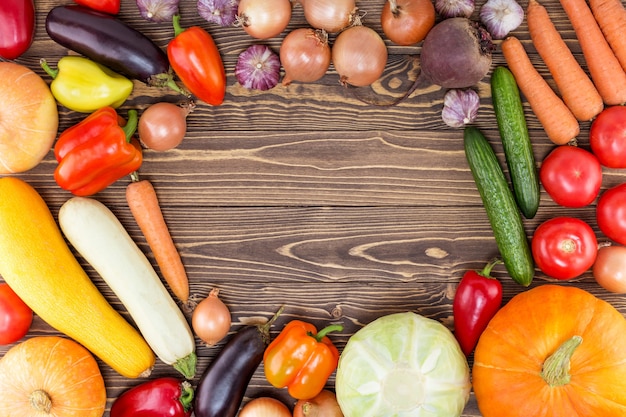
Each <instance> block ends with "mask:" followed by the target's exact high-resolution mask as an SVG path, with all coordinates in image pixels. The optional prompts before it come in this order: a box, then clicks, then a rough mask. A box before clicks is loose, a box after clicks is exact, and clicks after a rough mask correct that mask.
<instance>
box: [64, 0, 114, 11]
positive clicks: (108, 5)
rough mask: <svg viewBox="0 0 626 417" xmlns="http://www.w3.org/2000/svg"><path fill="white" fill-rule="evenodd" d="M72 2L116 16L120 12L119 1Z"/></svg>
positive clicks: (76, 0)
mask: <svg viewBox="0 0 626 417" xmlns="http://www.w3.org/2000/svg"><path fill="white" fill-rule="evenodd" d="M74 2H76V3H77V4H80V5H81V6H85V7H89V8H90V9H93V10H97V11H99V12H104V13H108V14H113V15H116V14H118V13H119V12H120V0H74Z"/></svg>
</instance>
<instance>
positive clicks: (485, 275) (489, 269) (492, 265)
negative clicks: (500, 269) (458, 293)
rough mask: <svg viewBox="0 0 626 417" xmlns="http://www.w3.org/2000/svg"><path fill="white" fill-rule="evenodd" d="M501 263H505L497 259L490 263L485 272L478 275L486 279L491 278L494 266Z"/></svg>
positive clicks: (484, 269)
mask: <svg viewBox="0 0 626 417" xmlns="http://www.w3.org/2000/svg"><path fill="white" fill-rule="evenodd" d="M501 263H503V262H502V260H500V259H498V258H496V259H494V260H493V261H491V262H489V263H488V264H487V265H485V267H484V268H483V270H482V271H480V272H479V273H478V274H479V275H481V276H483V277H485V278H491V270H492V269H493V267H494V266H496V265H498V264H501Z"/></svg>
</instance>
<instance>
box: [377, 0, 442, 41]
mask: <svg viewBox="0 0 626 417" xmlns="http://www.w3.org/2000/svg"><path fill="white" fill-rule="evenodd" d="M380 22H381V25H382V29H383V32H384V33H385V36H387V38H389V40H391V41H392V42H394V43H396V44H398V45H413V44H414V43H418V42H420V41H422V40H424V38H425V37H426V35H427V34H428V31H430V29H432V27H433V26H434V25H435V6H434V5H433V3H432V0H387V1H386V2H385V5H384V6H383V11H382V12H381V16H380Z"/></svg>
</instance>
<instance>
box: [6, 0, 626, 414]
mask: <svg viewBox="0 0 626 417" xmlns="http://www.w3.org/2000/svg"><path fill="white" fill-rule="evenodd" d="M68 2H69V1H63V0H36V7H37V33H36V39H35V42H34V43H33V45H32V47H31V49H30V50H29V51H28V52H27V53H26V54H24V55H23V56H22V57H21V58H19V59H18V60H17V62H19V63H21V64H24V65H27V66H29V67H30V68H32V69H34V70H35V71H37V72H38V73H39V74H41V75H42V76H43V77H44V79H46V80H47V81H50V79H49V77H47V76H46V75H45V74H44V73H43V72H42V71H41V70H40V69H39V67H38V62H39V59H40V58H41V57H45V58H46V59H47V60H48V61H49V62H50V63H51V64H53V65H54V64H56V62H57V61H58V59H60V58H61V57H62V56H64V55H66V54H67V50H66V49H64V48H62V47H60V46H59V45H57V44H55V43H54V42H53V41H52V40H50V39H49V38H48V36H47V35H46V32H45V29H44V21H45V17H46V14H47V12H48V11H49V10H50V9H51V8H52V7H53V6H56V5H59V4H64V3H68ZM482 3H483V1H478V2H477V7H476V12H475V15H474V16H475V17H476V16H477V14H478V9H479V7H480V5H481V4H482ZM383 4H384V1H383V0H358V1H357V5H358V7H359V8H360V11H361V13H364V14H365V15H364V18H363V22H364V24H366V25H368V26H370V27H372V28H374V29H375V30H377V31H378V32H379V33H381V34H382V31H381V28H380V22H379V19H380V10H381V9H382V6H383ZM521 4H522V6H523V7H526V5H527V2H526V1H525V0H523V1H522V3H521ZM544 4H545V5H546V7H547V8H548V11H549V13H550V15H551V16H552V18H553V19H554V22H555V24H556V25H557V27H558V28H559V29H560V31H561V34H562V36H563V37H564V38H565V39H566V41H567V43H568V44H569V46H570V47H571V48H572V49H573V51H574V52H575V54H576V56H577V58H578V59H580V62H581V63H584V60H583V58H582V56H581V54H580V48H579V46H578V43H577V41H576V38H575V35H574V33H573V31H572V28H571V26H570V24H569V22H568V20H567V18H566V16H565V14H564V12H563V11H562V9H561V7H560V5H559V3H558V2H557V1H555V0H550V1H545V2H544ZM180 13H181V16H182V19H181V22H182V25H183V26H184V27H188V26H191V25H200V26H202V27H204V28H205V29H207V30H208V31H209V32H210V33H211V34H212V35H213V37H214V38H215V41H216V43H217V44H218V47H219V49H220V52H221V54H222V56H223V60H224V64H225V67H226V72H227V76H228V87H227V94H226V99H225V101H224V103H223V104H222V105H221V106H218V107H211V106H208V105H206V104H204V103H201V102H199V103H198V107H197V108H196V110H195V112H194V113H192V114H191V115H190V116H189V118H188V126H189V130H188V135H187V137H186V139H185V140H184V142H183V143H182V145H181V146H180V147H178V148H177V149H175V150H171V151H168V152H163V153H156V152H153V151H149V150H146V151H145V162H144V164H143V166H142V167H141V169H140V175H141V176H142V177H143V178H146V179H149V180H151V181H152V182H153V184H154V186H155V188H156V190H157V192H158V195H159V198H160V200H161V202H162V206H163V212H164V215H165V217H166V221H167V222H168V224H169V227H170V229H171V233H172V235H173V237H174V240H175V241H176V243H177V245H178V248H179V250H180V252H181V254H182V258H183V262H184V263H185V265H186V268H187V271H188V274H189V278H190V286H191V292H192V293H193V294H195V296H197V297H199V298H203V297H205V296H206V295H207V294H208V292H209V291H210V290H211V288H213V287H219V288H220V291H221V292H220V294H221V297H222V299H223V301H224V302H225V303H226V304H227V305H228V306H229V308H230V310H231V312H232V317H233V325H232V329H231V332H236V331H237V330H238V329H240V328H241V327H242V326H243V325H245V324H246V323H248V322H249V321H250V320H251V319H253V318H255V317H264V318H269V317H270V316H272V315H273V314H274V312H276V311H277V310H278V309H279V307H280V306H281V305H284V306H285V312H284V314H283V315H282V316H281V317H280V319H279V320H278V321H277V323H276V325H275V326H274V327H273V334H274V335H275V334H277V332H278V331H279V330H280V329H281V328H282V326H283V325H284V324H285V323H287V322H288V321H290V320H292V319H296V318H297V319H303V320H308V321H311V322H313V323H315V324H317V325H318V326H324V325H326V324H328V323H330V322H333V323H335V322H336V323H342V324H343V325H344V326H345V330H344V331H343V332H341V333H340V334H335V335H334V336H333V337H332V338H333V340H334V341H335V342H336V344H337V346H338V347H339V348H340V349H341V348H342V347H343V346H344V345H345V343H346V341H347V339H348V338H349V337H350V336H351V335H352V334H353V333H354V332H355V331H357V330H358V329H359V328H360V327H362V326H363V325H365V324H367V323H369V322H371V321H372V320H374V319H375V318H377V317H380V316H383V315H386V314H390V313H394V312H401V311H408V310H411V311H415V312H417V313H420V314H423V315H425V316H427V317H431V318H433V319H436V320H438V321H440V322H441V323H443V324H444V325H446V326H447V327H448V328H450V329H451V330H452V329H453V328H454V323H453V319H452V308H451V303H452V299H453V296H454V293H455V288H456V285H457V284H458V282H459V280H460V278H461V276H462V274H463V273H464V272H465V271H466V270H468V269H478V268H482V266H483V265H484V264H485V263H486V262H487V261H488V260H490V259H492V258H493V257H495V256H496V255H497V254H498V251H497V248H496V245H495V241H494V239H493V234H492V231H491V229H490V226H489V223H488V220H487V216H486V214H485V211H484V209H483V206H482V203H481V200H480V196H479V194H478V192H477V190H476V187H475V185H474V181H473V179H472V175H471V173H470V171H469V169H468V166H467V162H466V160H465V155H464V151H463V145H462V130H460V129H452V128H448V127H446V126H445V125H444V124H443V122H442V121H441V110H442V99H443V95H444V93H445V90H443V89H441V88H438V87H429V88H426V89H421V90H418V91H416V92H415V93H414V94H413V95H411V97H410V98H409V99H408V100H406V101H404V102H403V103H401V104H400V105H398V106H396V107H389V108H383V107H376V106H371V105H367V104H364V103H363V102H362V101H360V100H358V98H357V97H358V96H360V95H367V94H371V92H372V90H373V91H375V92H376V93H377V94H380V95H382V96H383V98H386V99H388V98H391V97H397V96H399V95H402V94H403V93H404V91H406V89H407V88H409V86H410V84H411V82H412V80H413V79H415V77H416V75H417V73H418V71H419V52H420V44H417V45H415V46H412V47H398V46H396V45H394V44H392V43H391V42H390V41H386V43H387V46H388V48H389V59H388V62H387V66H386V70H385V73H384V75H383V77H382V78H381V79H380V80H379V81H378V82H376V83H375V84H374V85H373V86H372V88H369V87H368V88H361V89H355V88H345V87H343V86H341V85H340V84H339V78H338V75H337V73H336V72H335V71H334V69H333V68H332V66H331V68H330V70H329V71H328V73H327V75H326V76H325V77H324V78H323V79H322V80H320V81H318V82H316V83H313V84H302V83H293V84H292V85H290V86H288V87H282V86H280V85H279V86H277V87H275V88H274V89H272V90H270V91H267V92H257V91H249V90H246V89H244V88H242V87H241V86H240V85H238V83H237V82H236V79H235V77H234V67H235V62H236V60H237V56H238V55H239V53H241V52H242V51H243V50H244V49H245V48H247V47H248V46H249V45H251V44H253V43H266V44H269V45H270V46H271V47H273V48H274V50H275V51H278V49H279V47H280V42H281V40H282V38H283V37H284V35H285V33H287V32H288V31H290V30H292V29H294V28H296V27H301V26H306V22H305V20H304V17H303V13H302V8H301V7H299V6H296V7H295V8H294V12H293V17H292V20H291V24H290V25H289V27H288V29H287V31H286V32H285V33H283V34H282V35H281V36H279V37H276V38H273V39H270V40H267V41H259V40H255V39H253V38H251V37H250V36H248V35H247V34H246V33H245V32H244V31H243V29H241V28H237V27H232V28H221V27H217V26H216V25H213V24H209V23H207V22H206V21H204V20H203V19H202V18H201V17H200V16H199V15H198V13H197V10H196V1H195V0H181V3H180ZM119 17H120V19H122V20H124V21H125V22H127V23H128V24H130V25H131V26H133V27H135V28H136V29H138V30H140V31H142V32H144V33H145V34H146V35H148V36H149V37H150V38H152V39H153V40H154V41H155V42H156V43H158V44H159V45H160V46H162V47H163V48H165V47H166V45H167V43H168V41H169V40H170V39H171V38H172V36H173V29H172V27H171V25H170V24H168V23H163V24H155V23H149V22H146V21H144V20H143V19H142V18H141V17H140V15H139V13H138V11H137V8H136V5H135V2H134V1H133V0H123V2H122V9H121V13H120V15H119ZM514 34H515V35H516V36H518V37H519V38H520V39H522V41H523V42H524V43H525V45H526V48H527V51H528V52H529V54H530V55H531V57H532V59H533V60H534V62H535V63H536V65H537V66H538V68H539V70H540V71H541V73H542V74H543V75H544V76H546V77H548V79H549V74H548V73H547V70H546V68H545V66H544V65H543V63H542V62H541V61H540V59H539V58H538V56H537V54H536V52H535V50H534V48H533V46H532V44H531V43H530V41H529V36H528V33H527V26H526V22H524V23H523V24H522V26H520V27H519V28H518V29H517V30H516V31H515V32H514ZM332 39H333V37H331V41H332ZM503 63H504V60H503V57H502V55H501V52H500V50H499V49H498V50H496V52H495V53H494V56H493V65H494V67H495V66H496V65H502V64H503ZM550 82H551V80H550ZM476 89H477V90H478V91H479V93H480V96H481V108H480V111H479V117H478V119H477V120H476V125H477V126H478V127H479V128H480V129H481V130H482V131H483V132H484V133H485V135H486V136H487V137H488V138H489V139H490V141H491V143H492V144H493V146H494V148H495V149H496V151H497V153H498V156H499V158H500V160H501V162H502V163H504V157H503V154H502V148H501V145H500V143H499V136H498V134H497V128H496V121H495V116H494V113H493V108H492V105H491V99H490V86H489V76H487V77H486V78H485V79H484V80H483V81H482V82H481V83H479V84H478V85H477V86H476ZM180 99H181V97H180V96H176V95H172V94H171V93H170V92H168V91H165V90H159V89H155V88H148V87H146V86H145V85H142V84H141V83H138V82H136V83H135V90H134V93H133V95H132V96H131V98H130V99H129V101H128V102H127V103H126V104H125V105H124V106H123V108H122V113H123V114H125V113H124V112H125V110H127V109H130V108H136V109H139V110H142V109H143V108H145V107H146V106H148V105H149V104H151V103H156V102H158V101H161V100H167V101H172V102H176V101H178V100H180ZM59 111H60V127H59V129H60V130H63V129H65V128H67V127H69V126H70V125H72V124H74V123H76V122H78V121H79V120H81V119H82V118H83V117H84V115H82V114H78V113H74V112H71V111H68V110H67V109H65V108H63V107H59ZM526 114H527V122H528V126H529V128H530V134H531V138H532V141H533V145H534V152H535V156H536V158H537V161H538V163H540V161H541V160H542V159H543V158H544V156H546V155H547V154H548V152H549V151H550V150H551V149H552V148H553V145H552V143H551V142H549V140H548V139H547V137H546V135H545V134H544V132H543V130H542V128H541V126H540V125H539V124H538V121H537V119H536V118H535V117H534V115H533V114H532V113H531V111H530V108H529V107H528V106H526ZM588 132H589V124H588V123H587V124H583V125H582V129H581V134H580V136H579V138H578V140H579V143H580V145H581V146H583V147H586V146H587V145H588ZM55 166H56V162H55V161H54V158H53V156H52V153H50V154H49V155H48V157H47V158H46V159H45V160H44V161H43V162H42V163H41V164H40V165H39V166H37V167H36V168H35V169H33V170H31V171H29V172H27V173H24V174H21V175H19V176H20V177H22V178H24V179H25V180H27V181H28V182H29V183H30V184H32V185H33V186H34V187H35V188H36V189H37V190H38V191H39V192H40V193H41V194H42V196H43V197H44V199H45V200H46V202H47V203H48V204H49V206H50V208H51V210H52V212H53V214H54V215H55V216H56V214H57V212H58V209H59V207H60V206H61V204H62V203H63V202H65V201H66V200H67V199H68V198H69V197H70V194H69V193H67V192H65V191H63V190H61V189H60V188H59V187H58V186H57V185H56V183H55V182H54V179H53V177H52V173H53V171H54V169H55ZM624 181H626V175H625V174H624V172H622V171H619V170H608V169H605V170H604V180H603V189H606V188H608V187H611V186H613V185H617V184H619V183H621V182H624ZM127 183H128V179H127V178H125V179H122V180H120V181H118V182H117V183H116V184H115V185H113V186H111V187H109V188H108V189H107V190H105V191H103V192H101V193H99V194H97V195H96V196H95V197H96V198H97V199H99V200H100V201H102V202H104V203H105V204H106V205H107V206H109V207H110V208H111V209H112V210H113V211H114V212H115V213H116V214H117V215H118V216H119V218H120V219H121V221H122V222H123V224H124V225H125V226H126V227H127V228H128V230H129V231H130V233H131V235H132V236H133V237H134V238H135V240H136V242H137V243H138V244H139V245H140V247H142V249H144V250H145V252H146V254H148V256H149V257H150V259H151V260H153V259H152V257H151V254H150V252H149V248H148V247H147V245H146V243H145V240H144V238H143V236H142V235H141V233H140V232H139V230H138V228H137V226H136V224H135V223H134V221H133V219H132V217H131V215H130V213H129V210H128V208H127V206H126V202H125V199H124V188H125V186H126V184H127ZM557 215H572V216H576V217H579V218H581V219H583V220H586V221H588V222H589V223H590V224H591V225H592V226H593V228H594V230H595V231H596V233H597V235H598V238H599V239H600V240H601V241H602V240H605V238H604V236H602V234H601V233H600V231H599V230H598V228H597V225H596V223H595V209H594V206H593V205H591V206H589V207H586V208H582V209H564V208H561V207H558V206H557V205H556V204H554V203H553V202H552V201H551V200H550V198H549V196H548V195H547V194H546V193H545V191H543V190H542V196H541V207H540V209H539V212H538V213H537V216H536V217H535V218H534V219H532V220H526V221H525V227H526V230H527V233H528V236H529V237H531V236H532V234H533V231H534V229H535V228H536V227H537V226H538V225H539V224H540V223H541V222H542V221H544V220H547V219H549V218H552V217H554V216H557ZM79 260H80V261H81V262H82V263H83V264H84V265H85V268H86V270H87V271H88V272H89V273H90V275H91V276H92V277H93V279H94V281H95V282H96V284H97V285H98V287H99V288H100V289H101V290H102V292H103V293H104V294H105V296H106V297H107V298H108V299H109V300H110V302H111V303H112V304H113V305H115V306H116V307H117V308H118V309H119V310H120V311H122V312H123V311H124V310H123V307H122V306H121V305H120V304H119V302H118V301H117V299H116V298H115V296H114V295H112V293H111V292H110V290H109V289H108V288H107V287H106V286H105V284H104V283H103V282H102V280H101V279H100V278H99V277H98V276H97V274H95V273H94V271H93V270H92V269H91V268H90V267H89V265H86V264H85V263H84V261H83V260H82V259H80V258H79ZM495 275H496V276H497V277H498V278H500V279H501V281H502V283H503V286H504V291H505V301H507V300H508V299H510V298H511V297H512V296H513V295H515V294H517V293H519V292H520V291H523V290H524V289H523V288H522V287H520V286H519V285H517V284H515V283H514V282H513V281H512V280H511V279H510V278H509V277H508V276H507V274H506V272H505V270H504V268H503V267H501V266H499V267H497V268H496V270H495ZM548 281H550V280H549V279H548V278H546V276H545V275H543V274H542V273H540V272H539V271H537V274H536V277H535V280H534V283H533V286H535V285H541V284H544V283H546V282H548ZM568 285H576V286H579V287H581V288H584V289H586V290H588V291H590V292H592V293H593V294H595V295H597V296H599V297H601V298H603V299H605V300H607V301H609V302H611V303H612V304H613V305H614V306H615V307H617V308H618V309H620V311H623V312H626V302H625V298H624V297H623V296H622V295H616V294H610V293H608V292H606V291H605V290H603V289H602V288H600V287H599V286H598V285H597V284H596V283H595V282H594V280H593V277H592V275H591V274H590V273H586V274H585V275H584V276H582V277H580V278H579V279H575V280H573V281H571V282H570V283H568ZM55 333H56V332H55V331H54V330H53V329H51V328H50V327H49V326H48V325H47V324H45V323H44V322H42V321H41V320H40V319H39V318H37V317H36V318H35V321H34V324H33V327H32V330H31V332H30V333H29V335H28V337H31V336H36V335H48V334H55ZM231 334H232V333H231ZM221 346H223V342H222V343H221V344H219V345H218V346H216V347H213V348H207V347H205V346H203V345H202V343H201V342H200V341H199V340H198V343H197V353H198V356H199V363H198V374H200V373H202V371H204V369H205V368H206V366H207V365H208V364H209V362H210V361H211V358H212V357H214V355H215V354H216V353H217V352H218V351H219V350H220V348H221ZM10 347H11V346H4V347H0V354H2V353H4V352H5V351H6V350H7V349H8V348H10ZM469 361H470V364H471V361H472V358H471V357H470V358H469ZM101 365H102V366H101V370H102V373H103V375H104V377H105V380H106V383H107V393H108V398H109V400H108V404H107V410H108V408H109V407H110V405H111V403H112V402H113V400H114V399H115V398H116V397H117V396H118V395H119V394H120V393H121V392H122V391H124V390H126V389H128V388H130V387H132V386H134V385H136V384H138V383H140V382H142V380H131V379H125V378H123V377H121V376H119V375H118V374H116V373H115V372H114V371H112V370H111V369H110V368H108V367H107V366H106V365H104V364H101ZM165 375H172V376H176V375H177V373H176V372H175V371H174V370H173V369H172V368H171V367H169V366H167V365H165V364H163V363H161V362H159V361H157V366H156V368H155V369H154V372H153V374H152V377H158V376H165ZM196 380H197V378H196ZM333 384H334V376H333V377H331V379H330V381H329V384H328V387H329V388H331V389H332V388H333ZM246 395H247V398H251V397H254V396H258V395H271V396H276V397H278V398H281V399H283V400H284V401H285V402H286V403H287V404H289V405H290V406H292V405H293V403H294V401H293V400H290V399H289V397H288V396H287V395H286V394H285V392H284V391H282V390H276V389H272V388H271V386H270V385H269V384H268V383H267V382H266V381H265V378H264V375H263V369H262V366H261V367H259V369H258V370H257V373H256V375H255V376H254V378H253V380H252V382H251V385H250V386H249V389H248V391H247V394H246ZM106 415H108V411H107V414H106ZM479 415H480V413H479V411H478V407H477V404H476V401H475V400H474V398H473V396H472V397H471V399H470V402H469V403H468V405H467V407H466V410H465V412H464V414H463V416H466V417H470V416H471V417H475V416H479Z"/></svg>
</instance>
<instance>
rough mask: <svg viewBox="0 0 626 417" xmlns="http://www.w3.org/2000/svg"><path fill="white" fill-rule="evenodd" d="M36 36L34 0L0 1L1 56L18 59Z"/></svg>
mask: <svg viewBox="0 0 626 417" xmlns="http://www.w3.org/2000/svg"><path fill="white" fill-rule="evenodd" d="M34 36H35V3H34V2H33V0H2V1H0V56H1V57H2V58H5V59H16V58H18V57H19V56H21V55H22V54H23V53H24V52H26V51H27V50H28V48H30V45H31V44H32V43H33V37H34Z"/></svg>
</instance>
